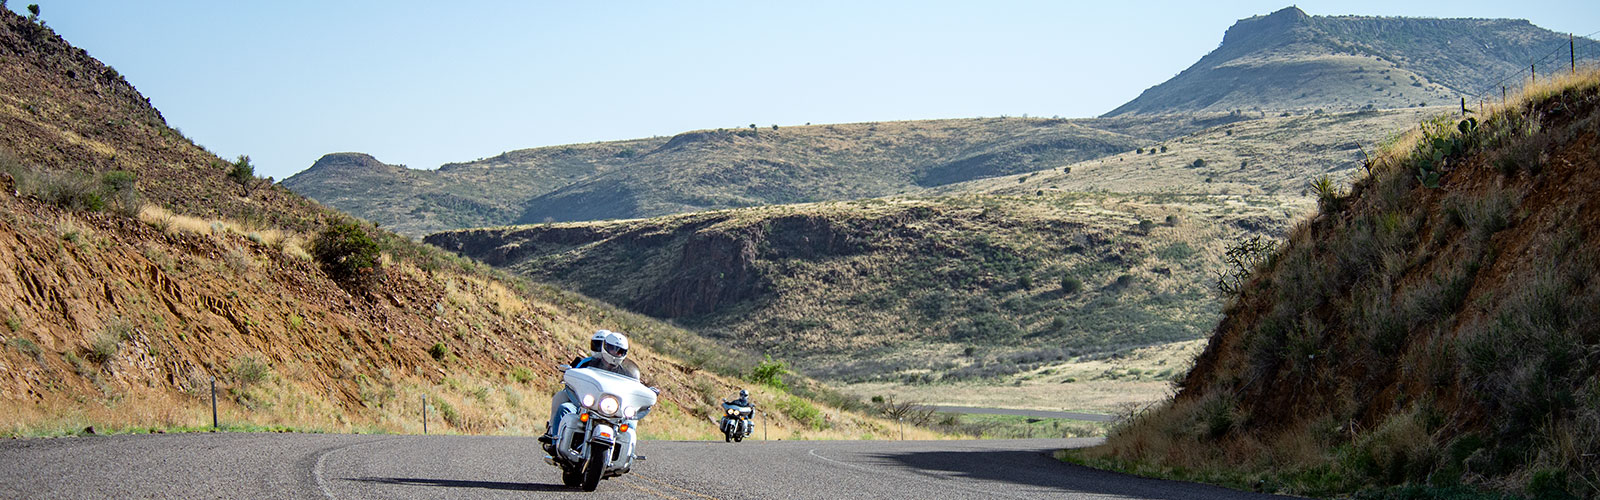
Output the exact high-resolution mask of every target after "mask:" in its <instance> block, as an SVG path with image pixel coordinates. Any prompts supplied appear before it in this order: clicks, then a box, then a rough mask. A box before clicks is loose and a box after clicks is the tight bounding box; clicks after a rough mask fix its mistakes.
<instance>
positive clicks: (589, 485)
mask: <svg viewBox="0 0 1600 500" xmlns="http://www.w3.org/2000/svg"><path fill="white" fill-rule="evenodd" d="M609 454H611V446H609V445H605V444H601V443H590V444H589V460H588V461H586V462H584V463H583V485H582V486H583V491H594V489H595V488H599V487H600V477H601V476H604V475H605V473H606V455H609Z"/></svg>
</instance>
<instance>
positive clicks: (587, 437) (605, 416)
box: [544, 365, 661, 491]
mask: <svg viewBox="0 0 1600 500" xmlns="http://www.w3.org/2000/svg"><path fill="white" fill-rule="evenodd" d="M561 369H562V370H565V372H566V373H565V374H563V375H562V377H561V381H562V382H563V383H565V384H566V389H567V390H571V391H572V392H573V394H576V395H577V400H578V401H579V402H580V403H581V404H582V406H581V407H579V406H577V405H573V404H572V403H564V404H563V405H562V406H564V407H566V408H565V410H566V411H565V412H564V413H565V415H563V416H562V418H561V424H560V427H558V428H557V430H556V435H555V438H556V439H555V443H554V444H553V446H552V447H553V448H554V449H555V453H554V454H552V455H547V456H545V457H544V461H545V463H548V464H550V465H554V466H556V467H560V468H561V482H562V483H564V484H566V485H567V486H581V487H582V488H583V491H594V490H595V488H596V487H598V486H599V485H600V480H601V479H607V478H613V477H617V476H621V475H623V474H626V473H628V471H629V470H631V469H632V468H633V463H634V461H635V460H639V461H643V460H644V457H643V456H638V455H634V452H633V451H634V443H635V442H637V440H638V439H637V435H636V431H635V429H634V427H635V426H637V425H638V424H639V420H640V419H643V418H644V417H645V415H648V414H650V408H651V407H652V406H654V405H655V404H656V395H657V394H658V393H660V392H661V391H660V390H658V389H656V388H654V387H645V385H644V384H641V383H639V380H638V379H635V378H632V377H627V376H623V375H618V374H616V373H612V372H609V371H605V370H599V369H595V368H571V367H568V366H566V365H562V366H561Z"/></svg>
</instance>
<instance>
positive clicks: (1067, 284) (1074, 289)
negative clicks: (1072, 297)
mask: <svg viewBox="0 0 1600 500" xmlns="http://www.w3.org/2000/svg"><path fill="white" fill-rule="evenodd" d="M1080 291H1083V280H1080V279H1078V277H1077V276H1062V277H1061V292H1062V293H1066V294H1074V293H1078V292H1080Z"/></svg>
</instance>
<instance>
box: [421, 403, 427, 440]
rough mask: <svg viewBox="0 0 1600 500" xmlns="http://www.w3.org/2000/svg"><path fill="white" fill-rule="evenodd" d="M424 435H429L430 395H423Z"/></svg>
mask: <svg viewBox="0 0 1600 500" xmlns="http://www.w3.org/2000/svg"><path fill="white" fill-rule="evenodd" d="M422 435H424V436H426V435H428V395H427V394H423V395H422Z"/></svg>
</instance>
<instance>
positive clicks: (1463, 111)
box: [1461, 97, 1467, 116]
mask: <svg viewBox="0 0 1600 500" xmlns="http://www.w3.org/2000/svg"><path fill="white" fill-rule="evenodd" d="M1461 116H1467V98H1466V97H1462V98H1461Z"/></svg>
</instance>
